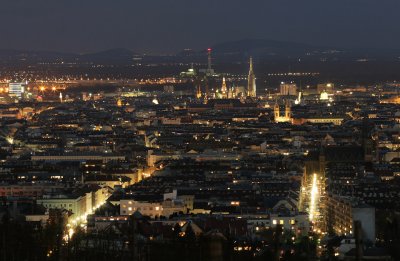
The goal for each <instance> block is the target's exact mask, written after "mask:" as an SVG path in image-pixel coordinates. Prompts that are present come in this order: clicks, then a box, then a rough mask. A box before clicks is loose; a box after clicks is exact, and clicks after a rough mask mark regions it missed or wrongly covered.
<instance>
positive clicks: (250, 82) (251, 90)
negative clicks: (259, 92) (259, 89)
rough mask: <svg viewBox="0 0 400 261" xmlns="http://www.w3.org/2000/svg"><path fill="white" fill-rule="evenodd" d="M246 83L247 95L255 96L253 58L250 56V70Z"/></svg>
mask: <svg viewBox="0 0 400 261" xmlns="http://www.w3.org/2000/svg"><path fill="white" fill-rule="evenodd" d="M247 80H248V83H247V96H249V97H256V76H255V74H254V71H253V58H252V57H250V70H249V77H248V79H247Z"/></svg>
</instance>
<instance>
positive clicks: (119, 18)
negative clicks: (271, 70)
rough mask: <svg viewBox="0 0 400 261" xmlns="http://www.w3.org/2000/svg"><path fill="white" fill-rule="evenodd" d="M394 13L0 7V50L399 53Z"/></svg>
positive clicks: (198, 4)
mask: <svg viewBox="0 0 400 261" xmlns="http://www.w3.org/2000/svg"><path fill="white" fill-rule="evenodd" d="M399 10H400V1H399V0H275V1H270V0H196V1H195V0H141V1H138V0H0V33H1V38H0V39H1V41H0V48H1V49H22V50H51V51H68V52H80V53H84V52H93V51H100V50H105V49H110V48H119V47H122V48H129V49H131V50H134V51H138V52H151V53H166V52H175V51H178V50H181V49H183V48H193V49H200V48H205V47H207V46H211V45H213V44H215V43H220V42H224V41H230V40H241V39H245V38H267V39H274V40H289V41H294V42H303V43H312V44H316V45H325V46H327V45H329V46H333V47H377V48H398V47H399V46H400V22H399V18H398V17H399V14H398V13H399Z"/></svg>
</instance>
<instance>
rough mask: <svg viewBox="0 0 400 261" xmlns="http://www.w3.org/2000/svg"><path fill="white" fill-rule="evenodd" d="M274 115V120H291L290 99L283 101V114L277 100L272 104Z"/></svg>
mask: <svg viewBox="0 0 400 261" xmlns="http://www.w3.org/2000/svg"><path fill="white" fill-rule="evenodd" d="M274 117H275V122H290V121H291V120H292V108H291V104H290V101H286V102H285V114H283V111H282V114H281V106H280V105H279V103H278V101H276V102H275V106H274Z"/></svg>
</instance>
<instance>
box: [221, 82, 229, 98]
mask: <svg viewBox="0 0 400 261" xmlns="http://www.w3.org/2000/svg"><path fill="white" fill-rule="evenodd" d="M221 95H222V98H223V99H226V98H228V87H227V86H226V81H225V77H223V78H222V87H221Z"/></svg>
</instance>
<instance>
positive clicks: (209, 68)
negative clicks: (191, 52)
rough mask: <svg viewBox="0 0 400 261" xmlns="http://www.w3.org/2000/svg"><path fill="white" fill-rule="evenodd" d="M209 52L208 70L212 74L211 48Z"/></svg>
mask: <svg viewBox="0 0 400 261" xmlns="http://www.w3.org/2000/svg"><path fill="white" fill-rule="evenodd" d="M207 52H208V67H207V69H208V71H209V72H210V71H211V48H208V49H207Z"/></svg>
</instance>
